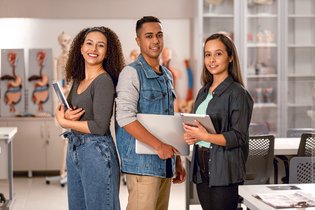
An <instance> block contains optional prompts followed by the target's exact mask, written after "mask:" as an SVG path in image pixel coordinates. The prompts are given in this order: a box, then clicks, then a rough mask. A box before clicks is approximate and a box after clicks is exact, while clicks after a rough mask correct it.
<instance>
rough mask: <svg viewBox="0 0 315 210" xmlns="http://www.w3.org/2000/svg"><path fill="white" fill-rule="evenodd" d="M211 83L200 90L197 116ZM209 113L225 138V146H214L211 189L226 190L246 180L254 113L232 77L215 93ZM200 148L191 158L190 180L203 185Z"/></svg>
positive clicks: (211, 152)
mask: <svg viewBox="0 0 315 210" xmlns="http://www.w3.org/2000/svg"><path fill="white" fill-rule="evenodd" d="M210 85H211V84H210V83H209V84H206V85H205V86H204V87H202V88H201V89H200V90H199V93H198V95H197V98H196V101H195V107H194V112H195V111H196V109H197V108H198V106H199V105H200V104H201V103H202V102H203V101H204V100H205V99H206V97H207V94H208V92H209V88H210ZM212 95H213V98H212V99H211V100H210V102H209V104H208V107H207V111H206V113H207V114H208V115H209V116H210V118H211V120H212V122H213V125H214V127H215V129H216V132H217V134H223V135H224V137H225V139H226V146H219V145H215V144H211V146H210V148H209V150H210V158H209V172H210V175H209V187H211V186H227V185H229V184H233V183H240V182H242V181H244V179H245V174H246V171H245V163H246V160H247V156H248V139H249V135H248V127H249V123H250V121H251V116H252V111H253V99H252V97H251V96H250V94H249V93H248V92H247V91H246V90H245V89H244V88H243V87H242V86H241V85H240V84H239V83H237V82H235V81H234V80H233V78H232V77H231V76H229V77H227V78H226V79H225V80H224V81H223V82H222V83H221V84H220V85H219V86H218V87H217V88H216V89H215V90H214V91H213V93H212ZM196 149H197V146H196V145H195V146H194V150H193V156H192V165H191V166H192V168H191V171H190V172H191V177H192V181H193V182H195V183H201V182H202V180H201V177H200V173H199V166H198V164H197V152H196Z"/></svg>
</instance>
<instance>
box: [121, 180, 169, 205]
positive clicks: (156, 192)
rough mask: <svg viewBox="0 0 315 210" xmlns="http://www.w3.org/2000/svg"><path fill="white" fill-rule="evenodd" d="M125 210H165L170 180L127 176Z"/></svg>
mask: <svg viewBox="0 0 315 210" xmlns="http://www.w3.org/2000/svg"><path fill="white" fill-rule="evenodd" d="M126 179H127V188H128V193H129V197H128V205H127V209H126V210H167V209H168V202H169V197H170V189H171V179H170V178H160V177H154V176H139V175H132V174H127V176H126Z"/></svg>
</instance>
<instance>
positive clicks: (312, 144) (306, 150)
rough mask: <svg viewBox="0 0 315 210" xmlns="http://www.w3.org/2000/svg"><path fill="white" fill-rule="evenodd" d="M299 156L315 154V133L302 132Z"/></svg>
mask: <svg viewBox="0 0 315 210" xmlns="http://www.w3.org/2000/svg"><path fill="white" fill-rule="evenodd" d="M297 156H299V157H312V156H315V133H303V134H302V136H301V141H300V145H299V149H298V154H297Z"/></svg>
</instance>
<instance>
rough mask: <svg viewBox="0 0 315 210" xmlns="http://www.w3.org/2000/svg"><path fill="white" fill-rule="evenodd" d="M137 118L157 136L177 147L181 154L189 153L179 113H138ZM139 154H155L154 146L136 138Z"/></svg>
mask: <svg viewBox="0 0 315 210" xmlns="http://www.w3.org/2000/svg"><path fill="white" fill-rule="evenodd" d="M137 120H138V121H139V122H140V123H141V124H142V125H143V126H144V127H145V128H146V129H147V130H148V131H149V132H150V133H152V134H153V135H154V136H155V137H157V138H158V139H159V140H161V141H163V142H164V143H166V144H169V145H172V146H173V147H174V148H176V149H177V150H178V151H179V153H180V155H189V145H188V144H187V143H186V142H185V140H184V128H183V124H182V120H181V117H180V115H179V114H177V115H155V114H137ZM136 153H137V154H155V155H156V153H155V151H154V149H153V148H152V147H150V146H148V145H146V144H145V143H142V142H141V141H138V140H136Z"/></svg>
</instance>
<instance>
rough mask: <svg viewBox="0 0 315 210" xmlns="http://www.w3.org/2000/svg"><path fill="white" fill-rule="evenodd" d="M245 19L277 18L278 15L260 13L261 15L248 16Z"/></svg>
mask: <svg viewBox="0 0 315 210" xmlns="http://www.w3.org/2000/svg"><path fill="white" fill-rule="evenodd" d="M247 17H248V18H277V17H278V15H275V14H268V13H261V14H249V15H248V16H247Z"/></svg>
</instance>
